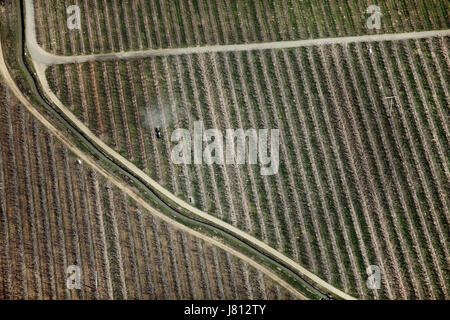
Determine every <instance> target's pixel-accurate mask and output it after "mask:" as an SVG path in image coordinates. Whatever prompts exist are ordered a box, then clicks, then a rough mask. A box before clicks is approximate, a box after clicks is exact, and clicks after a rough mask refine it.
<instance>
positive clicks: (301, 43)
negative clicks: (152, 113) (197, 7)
mask: <svg viewBox="0 0 450 320" xmlns="http://www.w3.org/2000/svg"><path fill="white" fill-rule="evenodd" d="M25 10H26V17H25V18H26V41H27V47H28V50H29V51H30V54H31V55H32V57H33V59H34V61H35V62H36V63H39V64H43V65H54V64H66V63H75V62H77V63H83V62H87V61H92V60H95V61H107V60H114V59H127V58H145V57H152V56H173V55H183V54H198V53H208V52H230V51H250V50H264V49H287V48H297V47H308V46H319V45H327V44H345V43H354V42H375V41H395V40H406V39H421V38H429V37H443V36H449V35H450V29H447V30H431V31H421V32H405V33H389V34H374V35H363V36H353V37H336V38H321V39H308V40H295V41H275V42H259V43H247V44H231V45H209V46H201V47H187V48H172V49H149V50H142V51H127V52H112V53H105V54H91V55H78V56H58V55H54V54H52V53H49V52H47V51H45V50H44V49H43V48H41V47H40V46H39V44H38V43H37V39H36V32H35V31H36V29H35V18H34V6H33V0H25Z"/></svg>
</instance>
